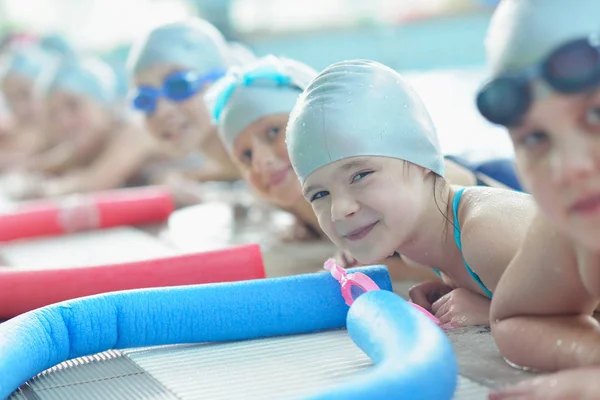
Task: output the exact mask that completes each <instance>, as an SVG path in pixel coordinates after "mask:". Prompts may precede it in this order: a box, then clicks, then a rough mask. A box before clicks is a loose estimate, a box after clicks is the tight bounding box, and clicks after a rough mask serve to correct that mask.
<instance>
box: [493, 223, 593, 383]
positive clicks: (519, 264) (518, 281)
mask: <svg viewBox="0 0 600 400" xmlns="http://www.w3.org/2000/svg"><path fill="white" fill-rule="evenodd" d="M597 303H598V301H597V299H594V298H592V297H591V296H590V295H589V293H588V292H587V291H586V289H585V287H584V286H583V284H582V283H581V280H580V278H579V273H578V269H577V261H576V258H575V254H574V251H573V248H572V246H571V242H570V240H569V239H568V238H567V237H565V236H564V235H562V234H561V233H559V232H557V231H556V229H555V228H554V227H553V226H552V225H551V224H550V223H549V222H548V221H547V220H546V219H545V218H544V217H543V216H541V215H538V216H536V218H535V220H534V222H533V223H532V224H531V227H530V229H529V231H528V234H527V237H526V239H525V240H524V242H523V246H522V248H521V250H520V251H519V252H518V253H517V255H516V256H515V258H514V260H513V261H512V263H511V264H510V266H509V267H508V268H507V270H506V272H505V273H504V275H503V276H502V278H501V280H500V282H499V284H498V286H497V288H496V291H495V293H494V298H493V301H492V307H491V315H490V318H491V321H492V324H491V326H492V333H493V335H494V338H495V340H496V343H497V345H498V348H499V349H500V352H501V353H502V355H503V356H504V357H505V358H507V359H508V360H509V361H511V362H513V363H515V364H517V365H520V366H526V367H530V368H534V369H537V370H544V371H553V370H558V369H564V368H572V367H576V366H584V365H600V326H599V324H598V323H597V322H596V321H595V320H594V319H593V318H592V317H591V314H592V311H593V310H594V308H595V307H596V305H597Z"/></svg>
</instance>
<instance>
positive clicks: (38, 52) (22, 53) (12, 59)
mask: <svg viewBox="0 0 600 400" xmlns="http://www.w3.org/2000/svg"><path fill="white" fill-rule="evenodd" d="M57 62H58V60H57V58H56V57H54V56H53V55H52V54H50V53H48V52H47V51H44V50H43V49H41V48H39V47H37V46H29V47H26V48H23V49H17V50H14V51H12V52H10V53H9V54H7V55H6V57H5V58H4V59H3V60H2V63H3V65H2V74H1V75H2V76H3V77H5V76H7V75H10V74H16V75H19V76H22V77H25V78H28V79H31V80H34V81H37V80H38V79H40V77H42V76H43V75H45V74H48V73H52V71H53V70H54V68H56V66H57Z"/></svg>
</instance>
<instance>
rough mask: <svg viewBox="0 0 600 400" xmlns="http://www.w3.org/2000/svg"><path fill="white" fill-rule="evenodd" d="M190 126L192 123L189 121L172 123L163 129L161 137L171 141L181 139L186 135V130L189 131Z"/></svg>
mask: <svg viewBox="0 0 600 400" xmlns="http://www.w3.org/2000/svg"><path fill="white" fill-rule="evenodd" d="M189 127H190V124H189V123H187V122H182V123H180V124H177V125H175V124H172V125H170V126H168V127H167V128H166V129H165V130H164V131H163V133H162V135H161V137H162V138H163V140H166V141H169V142H176V141H180V140H181V139H183V137H184V136H185V135H186V132H187V131H188V129H189Z"/></svg>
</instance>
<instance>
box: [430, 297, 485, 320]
mask: <svg viewBox="0 0 600 400" xmlns="http://www.w3.org/2000/svg"><path fill="white" fill-rule="evenodd" d="M490 304H491V300H490V299H488V298H486V297H483V296H482V295H480V294H478V293H475V292H472V291H470V290H468V289H464V288H457V289H454V290H452V291H451V292H450V293H447V294H445V295H444V296H442V297H440V298H439V299H438V300H437V301H436V302H435V303H433V304H432V305H431V312H432V314H433V315H435V316H436V317H437V318H438V319H439V320H440V325H441V326H442V327H444V325H446V327H449V328H457V327H462V326H471V325H489V323H490Z"/></svg>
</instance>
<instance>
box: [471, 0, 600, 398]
mask: <svg viewBox="0 0 600 400" xmlns="http://www.w3.org/2000/svg"><path fill="white" fill-rule="evenodd" d="M599 34H600V2H598V1H597V0H576V1H571V2H564V1H562V0H543V1H541V0H518V1H517V0H505V1H504V2H502V3H501V4H500V6H499V8H498V9H497V11H496V13H495V15H494V17H493V20H492V24H491V26H490V31H489V35H488V38H487V52H488V60H489V63H490V64H491V67H492V68H491V69H492V73H493V79H492V80H491V81H490V83H488V84H487V85H486V86H484V88H482V90H481V92H480V94H479V95H478V105H479V109H480V111H481V113H482V114H483V115H484V116H485V117H486V118H488V119H489V120H490V121H491V122H494V123H498V124H502V125H505V126H506V127H507V128H508V131H509V133H510V137H511V139H512V141H513V145H514V148H515V154H516V162H517V167H518V169H519V171H520V176H521V178H522V182H523V184H524V186H525V187H526V188H527V189H528V190H529V191H530V192H531V193H532V195H533V197H534V198H535V200H536V202H537V204H538V207H539V215H538V216H536V218H535V220H534V222H533V224H532V226H531V228H530V231H529V232H528V234H527V237H526V239H525V241H524V243H523V247H522V249H521V250H520V251H519V253H518V254H517V257H515V259H514V260H513V262H512V263H511V265H510V266H509V267H508V268H507V271H506V273H505V275H504V276H503V278H502V280H501V281H500V283H499V285H498V288H497V292H496V293H495V296H494V302H493V306H492V309H491V320H492V321H493V323H492V333H493V335H494V338H495V339H496V343H497V344H498V347H499V349H500V351H501V353H502V355H503V356H504V357H506V358H507V359H508V360H510V361H511V362H512V363H515V364H517V365H519V366H524V367H529V368H533V369H537V370H543V371H556V370H560V369H566V368H574V367H582V369H580V370H570V371H565V372H563V373H559V374H557V375H550V376H547V377H541V378H538V379H536V380H534V381H528V382H525V383H523V384H521V385H518V386H516V387H512V388H509V389H506V390H504V391H501V392H498V393H496V394H495V395H494V396H493V398H497V399H501V398H502V399H509V398H515V399H516V398H519V399H520V398H536V399H537V398H543V399H553V398H597V395H598V391H599V390H600V388H599V387H598V384H597V382H598V377H599V376H600V325H599V324H598V322H597V321H596V320H595V319H594V318H593V317H592V313H593V311H594V309H595V308H596V307H597V306H598V304H599V301H600V241H599V237H600V236H599V235H600V212H599V211H600V201H599V194H598V193H600V144H599V142H598V139H597V137H598V134H599V133H600V123H599V121H600V118H599V116H600V113H599V112H598V110H599V109H600V90H599V89H598V84H599V83H600V68H599V65H600V64H599V62H598V61H599V60H600V52H599V48H598V41H597V38H598V35H599Z"/></svg>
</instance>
